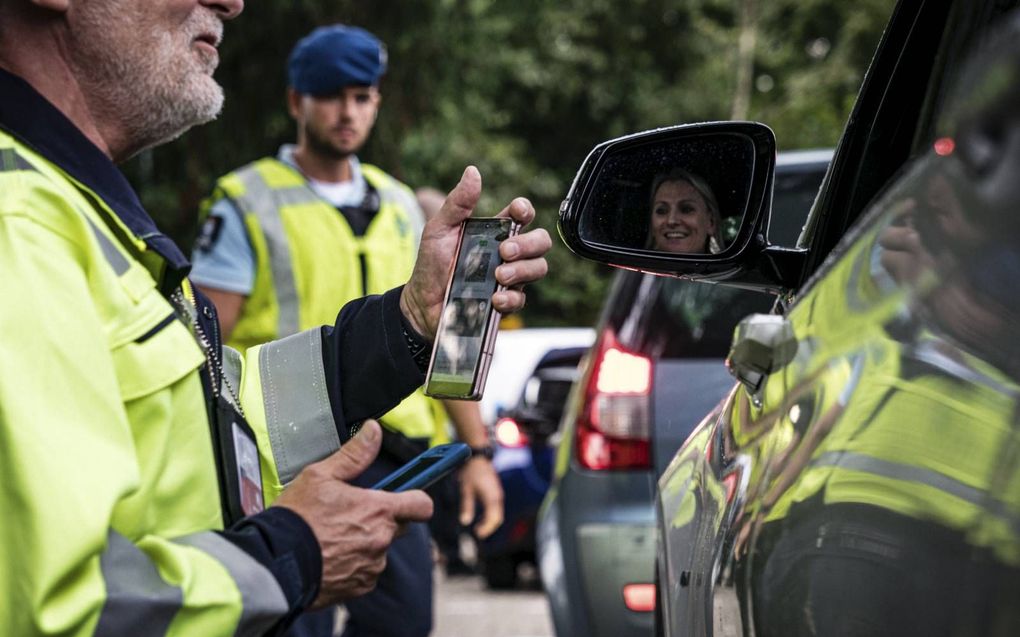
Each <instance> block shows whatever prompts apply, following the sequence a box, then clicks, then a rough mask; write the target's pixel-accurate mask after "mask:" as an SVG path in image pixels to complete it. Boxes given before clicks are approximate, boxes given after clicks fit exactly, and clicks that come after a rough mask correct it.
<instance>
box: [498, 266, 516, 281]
mask: <svg viewBox="0 0 1020 637" xmlns="http://www.w3.org/2000/svg"><path fill="white" fill-rule="evenodd" d="M516 273H517V271H516V270H514V266H512V265H501V266H499V278H501V279H503V280H504V281H509V282H510V283H513V280H514V274H516Z"/></svg>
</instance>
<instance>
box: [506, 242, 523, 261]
mask: <svg viewBox="0 0 1020 637" xmlns="http://www.w3.org/2000/svg"><path fill="white" fill-rule="evenodd" d="M505 245H506V247H505V248H503V252H504V253H506V258H508V259H512V258H514V257H516V256H517V255H518V254H520V253H521V247H520V246H519V245H517V244H516V243H506V244H505Z"/></svg>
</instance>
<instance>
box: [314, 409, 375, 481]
mask: <svg viewBox="0 0 1020 637" xmlns="http://www.w3.org/2000/svg"><path fill="white" fill-rule="evenodd" d="M381 443H382V428H381V427H380V426H379V423H377V422H376V421H374V420H366V421H365V422H364V423H363V424H362V425H361V430H360V431H359V432H358V433H357V435H355V436H354V437H353V438H351V439H350V440H349V441H347V444H345V445H344V446H342V447H340V451H337V452H336V453H334V454H333V455H332V456H330V457H329V458H327V459H326V460H325V461H326V462H328V463H330V470H331V472H332V474H333V476H334V477H336V478H337V479H339V480H343V481H345V482H350V481H351V480H352V479H354V478H356V477H357V476H359V475H360V474H361V472H362V471H364V470H365V469H367V468H368V465H370V464H372V461H373V460H375V457H376V456H377V455H378V454H379V445H380V444H381Z"/></svg>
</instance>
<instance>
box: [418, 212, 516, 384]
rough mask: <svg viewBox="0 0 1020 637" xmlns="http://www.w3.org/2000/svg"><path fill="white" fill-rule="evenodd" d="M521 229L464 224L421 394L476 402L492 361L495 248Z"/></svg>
mask: <svg viewBox="0 0 1020 637" xmlns="http://www.w3.org/2000/svg"><path fill="white" fill-rule="evenodd" d="M520 229H521V226H520V224H518V223H516V222H515V221H513V220H512V219H505V218H496V217H492V218H484V219H476V218H470V219H467V220H465V221H464V223H463V225H462V226H461V230H460V243H459V244H458V246H457V259H456V261H455V262H454V267H453V272H452V273H451V274H450V281H449V283H448V284H447V286H446V300H445V301H444V302H443V313H442V315H441V316H440V318H439V329H438V330H436V342H435V346H434V347H433V348H432V360H431V361H430V362H429V369H428V373H427V374H426V376H425V394H426V395H428V396H432V397H433V398H452V399H455V400H480V399H481V398H482V392H483V391H484V389H485V379H486V377H487V376H488V373H489V363H490V362H491V361H492V348H493V345H494V344H495V342H496V332H497V326H498V324H499V312H497V311H495V310H494V309H493V307H492V295H493V294H495V293H496V292H497V291H498V290H501V289H503V286H500V285H498V284H497V283H496V266H498V265H499V264H500V263H502V260H501V259H500V257H499V244H500V243H502V242H503V241H504V240H506V239H508V238H509V237H512V236H514V235H516V234H517V233H518V232H519V231H520Z"/></svg>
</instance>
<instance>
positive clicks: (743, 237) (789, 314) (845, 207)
mask: <svg viewBox="0 0 1020 637" xmlns="http://www.w3.org/2000/svg"><path fill="white" fill-rule="evenodd" d="M1014 5H1016V2H997V1H985V0H966V1H956V2H949V1H946V2H933V1H928V2H924V1H912V2H907V1H903V2H900V3H899V5H898V6H897V8H896V10H895V11H894V13H893V16H892V18H891V19H890V23H889V25H888V27H887V30H886V33H885V35H884V36H883V41H882V43H881V44H880V46H879V49H878V51H877V53H876V57H875V59H874V61H873V63H872V66H871V69H870V70H869V73H868V76H867V77H866V79H865V83H864V86H863V87H862V89H861V93H860V95H859V97H858V100H857V103H856V105H855V108H854V111H853V113H852V115H851V117H850V120H849V122H848V125H847V128H846V130H845V132H844V135H843V138H842V140H841V142H840V144H839V147H838V148H837V151H836V154H835V157H834V159H833V163H832V166H831V168H830V171H829V173H828V175H827V177H826V179H825V181H824V183H823V185H822V190H821V193H820V194H819V197H818V200H817V201H816V203H815V205H814V207H813V209H812V212H811V215H810V218H809V222H808V225H807V226H806V228H805V230H804V232H803V233H802V235H801V237H800V239H799V241H798V243H797V244H796V245H787V246H783V245H775V244H770V243H769V242H768V241H763V240H762V237H763V234H764V232H763V231H764V230H765V229H767V227H768V222H769V217H770V209H769V197H768V194H769V190H770V187H771V183H770V182H771V179H772V170H773V168H772V164H771V160H770V154H771V153H772V152H774V151H772V150H771V148H770V146H771V144H774V140H772V139H771V135H770V132H769V131H768V130H767V129H766V128H765V127H763V126H755V125H750V124H748V125H737V124H732V123H727V124H719V125H708V126H700V127H688V128H685V129H682V130H680V129H677V130H673V131H660V132H657V133H651V134H648V135H645V136H641V138H640V145H635V143H634V142H635V140H627V144H629V146H620V145H617V146H613V145H612V144H610V145H606V146H603V147H600V149H598V151H597V152H596V153H594V154H593V157H592V158H590V160H589V162H586V165H585V167H583V168H582V172H581V173H579V178H578V182H576V183H575V186H574V188H573V189H572V197H571V201H569V202H568V204H567V205H565V206H564V214H563V216H562V217H561V228H562V232H563V235H564V237H565V239H566V240H567V241H568V244H569V245H571V247H572V248H573V249H575V250H576V251H578V252H579V253H582V254H585V255H587V256H592V257H594V258H598V259H599V260H602V261H606V262H610V263H614V264H617V265H624V266H628V267H639V268H643V269H645V270H648V271H655V272H661V273H670V274H679V275H683V276H687V277H691V278H707V279H711V280H715V281H718V282H721V283H722V284H724V285H738V286H743V287H757V288H760V289H768V290H771V291H773V292H775V293H776V294H777V297H778V302H777V307H776V310H775V314H773V315H771V316H763V315H758V316H754V317H751V318H749V319H746V320H745V321H744V322H743V323H742V324H741V326H740V328H738V330H737V332H736V334H735V336H734V339H733V343H732V346H731V349H730V354H729V357H728V365H729V367H730V370H731V372H732V373H733V374H734V376H736V377H737V378H738V380H739V381H740V382H739V384H737V385H736V386H734V387H733V389H732V391H731V392H730V393H729V394H728V395H727V397H726V398H725V399H724V400H723V401H722V402H721V403H720V404H718V405H717V406H716V407H715V409H713V410H712V411H711V412H710V413H709V414H708V415H707V416H706V417H705V418H704V420H703V421H702V422H701V424H700V425H699V426H698V428H697V429H696V430H695V431H694V433H693V434H692V436H691V438H690V439H688V441H687V442H686V443H685V444H684V446H683V447H682V448H681V449H680V451H679V452H678V453H677V454H676V456H675V457H674V458H673V460H672V462H671V463H670V466H669V467H668V468H667V470H666V472H665V474H664V475H663V476H662V478H661V480H660V481H659V483H658V495H657V502H658V504H657V508H658V510H657V524H658V533H657V561H656V564H657V577H658V588H657V590H658V602H659V605H658V612H657V618H656V619H657V621H656V625H657V627H658V630H659V632H660V633H662V634H667V635H674V636H677V635H758V636H772V635H782V636H791V635H792V636H798V635H868V636H871V635H946V636H950V635H953V636H955V635H960V636H963V635H1017V634H1020V604H1018V603H1017V600H1020V420H1018V410H1017V407H1018V398H1020V385H1018V381H1020V296H1018V295H1017V293H1016V288H1017V283H1018V282H1020V222H1018V221H1017V219H1018V216H1017V212H1018V211H1020V180H1018V178H1017V177H1018V176H1020V45H1018V42H1020V17H1018V15H1017V14H1016V13H1015V12H1013V13H1010V11H1012V10H1013V8H1014ZM734 136H738V137H739V136H743V139H745V140H746V143H747V144H749V146H748V148H751V149H752V150H751V151H749V152H748V153H743V154H741V153H736V152H734V153H733V154H732V155H730V156H729V157H728V159H729V160H730V163H731V164H732V165H734V166H736V167H737V169H735V170H734V174H735V173H737V172H741V171H743V172H741V174H740V175H739V176H736V177H732V175H731V177H732V179H734V180H736V181H739V182H741V183H742V184H743V186H744V190H742V191H741V192H742V193H746V197H745V198H744V201H746V206H745V207H744V214H743V218H742V220H741V221H740V226H739V231H738V232H737V233H736V234H735V239H734V242H733V244H731V248H730V249H728V250H726V251H724V252H722V253H721V254H718V255H695V254H688V255H669V254H651V253H649V252H648V251H647V250H641V249H640V248H634V247H630V246H626V245H622V244H619V245H610V244H607V243H606V242H605V241H604V240H602V239H601V235H597V234H592V233H590V232H588V231H587V230H586V226H585V224H586V223H588V224H589V226H590V224H591V223H592V222H593V220H594V217H592V216H591V215H590V214H589V213H590V212H591V210H590V209H589V208H587V207H586V205H590V201H588V202H587V203H586V198H589V199H590V197H589V196H590V193H592V192H596V191H597V186H598V184H597V181H598V179H599V172H598V170H599V167H600V166H604V165H605V158H606V157H608V156H610V155H611V154H612V153H613V152H615V149H616V148H621V147H625V148H626V149H627V151H628V152H631V153H635V152H638V151H635V150H634V149H650V148H652V147H656V148H657V149H658V150H660V151H661V150H664V149H667V148H668V149H671V150H670V152H673V153H674V154H677V153H680V152H681V151H682V152H683V153H685V154H684V156H685V157H687V158H688V159H689V160H690V161H698V160H699V158H700V157H701V155H699V153H698V152H697V150H698V149H699V148H701V149H704V148H706V147H707V146H706V145H712V144H716V143H717V142H719V140H724V139H725V140H726V143H727V144H728V143H729V142H730V141H732V139H735V137H734ZM721 146H722V145H721V144H720V147H721ZM677 149H680V150H677ZM727 152H728V151H727ZM738 158H739V159H738ZM745 158H746V159H748V161H746V162H745V161H744V159H745ZM599 162H601V164H600V163H599ZM593 188H595V190H593ZM593 237H594V238H595V239H593Z"/></svg>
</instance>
